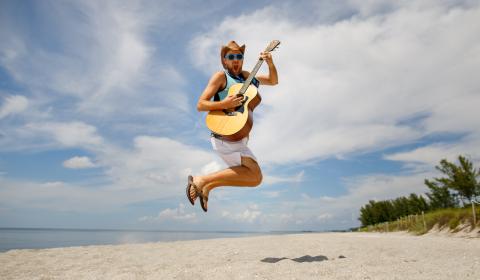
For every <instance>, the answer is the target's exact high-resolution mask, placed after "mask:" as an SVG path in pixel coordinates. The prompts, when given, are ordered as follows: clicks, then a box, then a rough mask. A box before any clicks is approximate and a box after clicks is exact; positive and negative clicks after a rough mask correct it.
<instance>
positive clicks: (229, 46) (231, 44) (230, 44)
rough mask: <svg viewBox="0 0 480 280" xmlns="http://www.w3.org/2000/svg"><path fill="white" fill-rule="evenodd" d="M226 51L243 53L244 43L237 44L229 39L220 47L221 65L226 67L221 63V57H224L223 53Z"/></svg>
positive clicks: (221, 58)
mask: <svg viewBox="0 0 480 280" xmlns="http://www.w3.org/2000/svg"><path fill="white" fill-rule="evenodd" d="M228 51H240V52H241V53H242V54H243V53H245V44H243V45H242V46H241V47H240V46H239V45H238V44H237V42H235V41H230V42H228V44H227V45H226V46H222V48H221V49H220V60H221V61H222V65H223V67H226V65H225V64H224V63H223V58H224V57H225V54H226V53H227V52H228Z"/></svg>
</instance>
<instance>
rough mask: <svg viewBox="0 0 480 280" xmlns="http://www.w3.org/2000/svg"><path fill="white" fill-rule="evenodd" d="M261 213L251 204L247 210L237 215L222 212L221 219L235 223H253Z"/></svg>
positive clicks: (256, 206)
mask: <svg viewBox="0 0 480 280" xmlns="http://www.w3.org/2000/svg"><path fill="white" fill-rule="evenodd" d="M261 215H262V211H260V210H259V207H258V205H256V204H252V205H250V206H249V207H248V208H247V209H245V210H243V211H240V212H239V213H231V212H230V211H222V214H221V216H222V218H226V219H230V220H233V221H236V222H243V223H254V222H256V221H258V219H259V218H260V217H261Z"/></svg>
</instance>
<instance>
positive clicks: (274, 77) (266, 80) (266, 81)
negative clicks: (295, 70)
mask: <svg viewBox="0 0 480 280" xmlns="http://www.w3.org/2000/svg"><path fill="white" fill-rule="evenodd" d="M260 57H261V58H262V59H263V60H264V61H265V62H266V63H267V65H268V76H266V75H258V76H256V78H257V80H259V81H260V84H262V85H269V86H274V85H276V84H278V73H277V68H276V67H275V64H274V63H273V60H272V54H271V53H269V52H267V53H261V54H260Z"/></svg>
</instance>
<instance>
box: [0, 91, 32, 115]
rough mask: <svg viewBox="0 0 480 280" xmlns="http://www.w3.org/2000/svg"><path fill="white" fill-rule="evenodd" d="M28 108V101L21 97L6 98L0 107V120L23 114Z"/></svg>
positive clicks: (11, 96)
mask: <svg viewBox="0 0 480 280" xmlns="http://www.w3.org/2000/svg"><path fill="white" fill-rule="evenodd" d="M27 107H28V99H27V98H26V97H25V96H22V95H10V96H7V97H6V98H5V100H4V102H3V104H2V106H1V107H0V119H3V118H4V117H6V116H8V115H13V114H17V113H21V112H23V111H24V110H25V109H27Z"/></svg>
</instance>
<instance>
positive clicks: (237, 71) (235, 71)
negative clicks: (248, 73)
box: [230, 67, 242, 76]
mask: <svg viewBox="0 0 480 280" xmlns="http://www.w3.org/2000/svg"><path fill="white" fill-rule="evenodd" d="M230 73H232V74H234V75H237V76H238V75H239V74H240V73H242V68H240V67H232V69H230Z"/></svg>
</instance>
